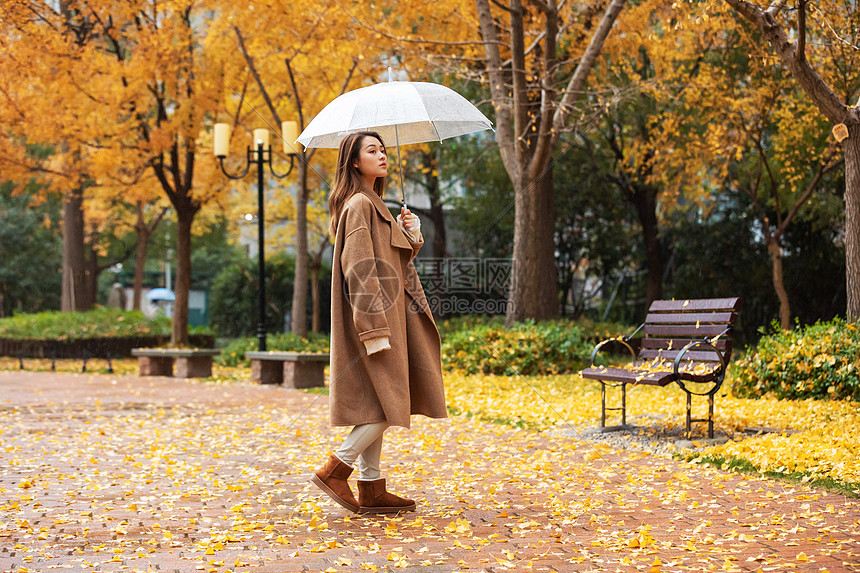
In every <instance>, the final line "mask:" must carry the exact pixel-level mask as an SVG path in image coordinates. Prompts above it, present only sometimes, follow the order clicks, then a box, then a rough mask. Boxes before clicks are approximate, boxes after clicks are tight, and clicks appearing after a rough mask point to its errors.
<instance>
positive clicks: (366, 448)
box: [335, 422, 388, 481]
mask: <svg viewBox="0 0 860 573" xmlns="http://www.w3.org/2000/svg"><path fill="white" fill-rule="evenodd" d="M387 429H388V423H387V422H377V423H375V424H362V425H360V426H355V427H354V428H353V429H352V431H351V432H350V433H349V435H348V436H347V437H346V439H345V440H344V441H343V444H342V445H341V446H340V449H339V450H338V451H337V453H336V454H335V455H336V456H337V457H338V459H340V461H342V462H343V463H345V464H346V465H348V466H350V467H352V466H353V465H354V464H355V462H356V461H358V479H360V480H362V481H373V480H377V479H379V478H380V477H381V474H380V471H379V458H380V456H381V455H382V435H383V434H384V433H385V430H387Z"/></svg>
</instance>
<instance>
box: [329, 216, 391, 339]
mask: <svg viewBox="0 0 860 573" xmlns="http://www.w3.org/2000/svg"><path fill="white" fill-rule="evenodd" d="M373 209H374V207H373V205H372V204H371V203H370V202H363V201H356V202H350V203H348V204H347V206H346V209H345V212H344V215H343V218H342V220H341V226H342V228H343V233H344V243H343V250H342V251H341V255H340V266H341V271H342V273H343V277H344V289H346V293H344V294H345V295H346V298H347V300H348V301H349V305H350V308H351V309H352V318H353V322H354V323H355V327H356V329H357V330H358V338H359V340H361V341H362V342H364V341H366V340H371V339H374V338H381V337H384V336H385V337H391V329H390V327H389V325H388V319H387V318H386V317H385V310H386V308H387V307H388V306H389V305H390V303H391V301H389V300H388V298H390V296H386V293H385V292H383V289H382V285H381V284H380V274H379V269H378V265H377V257H376V256H375V255H374V252H373V240H372V236H371V232H372V231H371V228H372V221H373V217H375V213H374V212H373ZM386 279H390V277H385V276H383V277H382V280H386Z"/></svg>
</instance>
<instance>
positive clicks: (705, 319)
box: [645, 312, 737, 325]
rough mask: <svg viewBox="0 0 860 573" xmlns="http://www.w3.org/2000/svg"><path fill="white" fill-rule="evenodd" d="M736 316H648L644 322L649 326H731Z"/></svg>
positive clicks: (719, 313) (716, 314)
mask: <svg viewBox="0 0 860 573" xmlns="http://www.w3.org/2000/svg"><path fill="white" fill-rule="evenodd" d="M736 316H737V315H736V314H735V313H733V312H707V313H705V312H690V313H686V314H684V313H681V314H678V313H671V314H649V315H648V316H646V317H645V322H647V323H649V324H692V325H695V324H697V323H699V324H726V325H728V324H733V323H734V322H735V317H736Z"/></svg>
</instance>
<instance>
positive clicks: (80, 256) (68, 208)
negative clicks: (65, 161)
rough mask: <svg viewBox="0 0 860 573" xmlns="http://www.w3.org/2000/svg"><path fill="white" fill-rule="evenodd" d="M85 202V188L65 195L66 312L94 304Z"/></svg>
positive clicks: (63, 306) (62, 302) (62, 304)
mask: <svg viewBox="0 0 860 573" xmlns="http://www.w3.org/2000/svg"><path fill="white" fill-rule="evenodd" d="M83 203H84V192H83V189H82V188H76V189H73V190H72V191H71V192H70V193H67V194H66V195H65V197H64V198H63V280H62V289H63V290H62V293H61V296H60V310H61V311H62V312H78V311H83V310H89V309H90V308H91V307H92V300H90V298H89V289H88V286H87V285H88V277H87V268H86V253H85V251H86V249H85V246H84V211H83Z"/></svg>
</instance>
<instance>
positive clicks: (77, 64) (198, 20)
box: [4, 1, 226, 344]
mask: <svg viewBox="0 0 860 573" xmlns="http://www.w3.org/2000/svg"><path fill="white" fill-rule="evenodd" d="M213 7H214V6H209V8H210V9H211V8H213ZM7 8H9V11H8V12H7V14H5V16H6V18H4V22H5V23H7V24H8V26H7V28H6V29H5V30H4V40H5V41H6V42H8V43H9V44H11V45H12V47H13V48H14V49H15V52H14V54H15V56H16V59H17V63H19V64H23V65H24V69H25V70H27V72H28V73H29V74H31V76H30V77H31V78H32V80H33V83H32V84H28V85H23V86H22V85H16V84H13V83H10V84H9V85H10V89H12V90H13V96H11V97H9V98H8V99H7V105H8V107H9V108H11V109H13V111H17V112H18V115H19V118H18V122H17V123H16V124H15V125H16V126H18V127H19V128H20V131H19V133H21V134H25V136H26V138H27V139H26V142H27V143H30V144H36V143H38V144H42V145H47V146H51V147H52V148H53V149H54V152H55V154H54V158H55V159H54V163H56V164H58V165H59V166H60V167H59V168H56V169H54V170H53V171H56V172H57V173H59V174H60V175H57V176H56V177H60V176H62V177H63V178H64V180H63V184H64V186H65V187H66V188H67V189H71V191H67V194H68V195H69V196H70V199H68V200H67V205H71V208H67V210H66V211H67V215H69V217H68V220H67V221H64V225H65V226H66V230H67V232H69V231H71V230H74V229H77V228H78V227H79V226H81V227H82V226H83V225H82V224H80V225H72V221H73V220H74V217H75V216H76V215H77V213H80V212H81V209H80V207H81V205H82V202H83V201H84V196H83V195H84V189H85V188H94V189H99V190H100V192H101V193H108V194H109V193H114V194H116V195H114V197H115V198H116V199H115V200H117V201H118V200H119V197H122V196H123V194H124V193H127V192H128V189H129V188H130V187H133V186H134V185H135V184H137V183H138V182H140V181H142V180H143V178H144V177H145V176H146V175H149V177H151V178H152V179H153V180H154V181H155V182H156V185H150V186H148V187H146V188H145V189H143V192H144V194H145V193H146V191H155V190H157V191H158V193H160V194H162V195H163V196H164V197H166V198H167V199H168V200H169V202H170V205H171V206H172V207H173V210H174V214H175V217H176V221H177V239H176V255H177V264H176V270H177V273H176V287H175V288H176V304H175V307H174V317H173V318H174V320H173V336H172V342H173V343H174V344H184V343H186V342H187V340H188V293H189V289H190V273H191V256H190V255H191V253H190V249H191V229H192V225H193V222H194V219H195V217H196V216H197V215H198V213H199V212H200V211H201V210H202V209H203V207H204V206H205V205H207V204H209V203H211V202H213V201H214V200H216V199H217V198H218V196H219V195H220V194H223V193H224V192H225V190H226V189H225V187H224V186H222V185H220V183H221V180H220V179H214V177H213V176H214V173H215V171H214V169H213V168H212V164H214V161H213V160H211V159H209V160H208V161H209V163H210V165H209V166H207V165H206V159H203V160H202V161H200V160H199V158H198V153H199V150H198V143H197V142H198V139H199V138H200V137H201V135H203V134H205V128H206V125H207V124H206V121H207V114H209V113H210V111H211V110H213V109H214V108H215V104H216V102H217V101H218V96H219V94H220V93H221V90H222V86H223V82H222V81H221V77H220V69H219V68H218V67H217V66H216V65H214V64H216V63H217V61H216V60H214V59H213V58H212V57H211V55H210V54H207V53H204V52H203V50H202V42H201V41H200V39H201V38H202V37H203V36H204V35H205V33H206V26H207V18H208V16H209V15H210V13H209V12H208V11H206V10H205V8H206V7H203V6H199V5H198V4H197V3H194V2H175V3H169V4H159V5H156V4H152V3H149V2H128V3H123V4H116V3H113V2H100V1H90V2H77V1H68V2H61V3H59V4H58V5H52V4H44V3H39V2H18V3H15V4H14V6H7ZM28 54H29V55H30V57H29V59H28V58H27V55H28ZM36 54H39V55H40V57H35V55H36ZM48 109H50V110H51V111H52V112H53V113H46V112H45V111H46V110H48ZM19 137H21V136H19ZM207 157H208V156H207ZM201 166H202V169H201V168H199V167H201ZM102 200H103V203H105V204H110V202H111V200H110V196H109V195H103V196H102ZM141 200H144V199H141Z"/></svg>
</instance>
